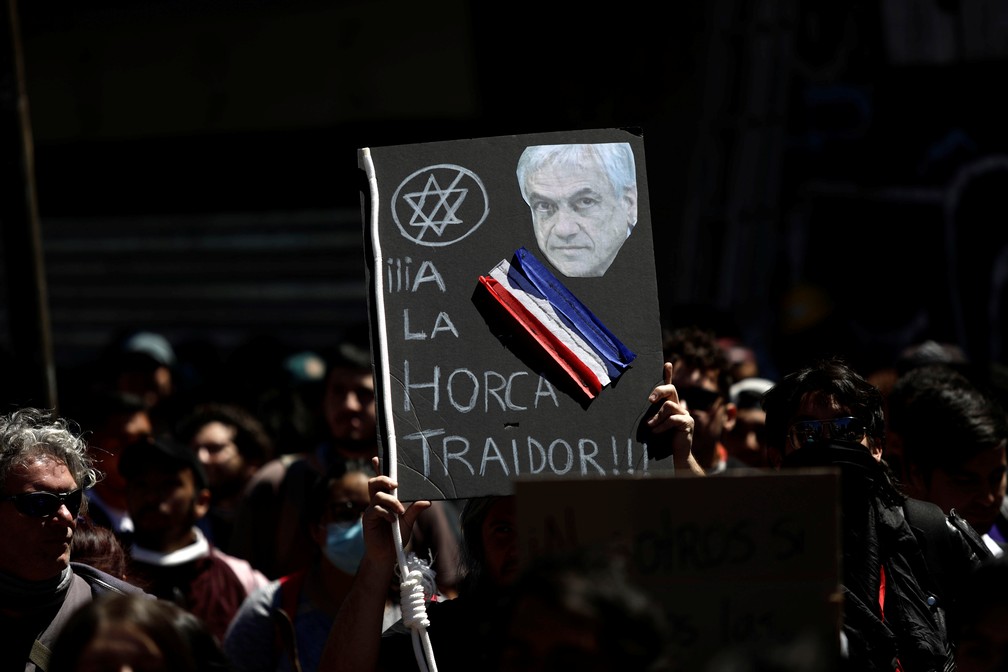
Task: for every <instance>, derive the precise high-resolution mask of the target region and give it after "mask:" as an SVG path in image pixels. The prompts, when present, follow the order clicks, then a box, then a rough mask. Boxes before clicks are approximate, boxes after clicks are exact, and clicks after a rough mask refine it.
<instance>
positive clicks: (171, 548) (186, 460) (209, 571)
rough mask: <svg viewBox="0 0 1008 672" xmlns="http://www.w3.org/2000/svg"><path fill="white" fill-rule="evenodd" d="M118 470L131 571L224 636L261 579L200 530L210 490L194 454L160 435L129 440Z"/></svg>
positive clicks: (149, 587)
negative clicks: (130, 530)
mask: <svg viewBox="0 0 1008 672" xmlns="http://www.w3.org/2000/svg"><path fill="white" fill-rule="evenodd" d="M119 471H120V473H121V474H122V476H123V478H124V479H125V480H126V502H127V507H128V508H129V513H130V517H131V518H132V519H133V525H134V536H133V545H132V546H131V547H130V557H131V560H130V562H131V564H130V568H131V571H132V574H133V575H134V576H135V577H136V579H137V581H138V582H140V583H141V585H143V586H144V587H145V588H146V589H147V591H148V592H150V593H151V594H153V595H155V596H157V597H159V598H162V599H166V600H170V601H172V602H175V603H176V604H178V605H180V606H182V607H184V608H185V609H187V610H188V611H190V612H192V613H193V614H195V615H196V616H199V617H200V618H201V619H203V620H204V621H205V622H206V623H207V625H208V627H209V628H210V630H211V632H212V633H213V634H214V635H215V636H216V637H218V638H219V639H220V640H221V641H222V640H223V637H224V632H225V631H226V629H227V626H228V624H229V623H230V622H231V619H232V618H233V617H234V614H235V613H236V612H237V611H238V608H239V607H240V606H241V603H242V601H243V600H244V599H245V598H246V597H247V596H248V595H249V594H250V593H251V592H252V591H253V590H255V589H256V588H258V587H260V586H263V585H265V584H266V583H267V580H266V577H265V576H263V575H262V574H261V573H260V572H258V571H256V570H255V569H253V568H252V566H251V565H249V563H248V562H246V561H244V560H241V559H239V558H236V557H233V556H230V555H228V554H226V553H224V552H222V551H221V550H220V549H218V548H216V547H215V546H213V545H212V544H211V543H210V542H209V541H207V538H206V536H205V535H204V534H203V532H202V531H201V530H200V529H199V527H198V525H197V523H198V521H199V519H200V518H202V517H203V516H205V515H206V513H207V510H208V508H209V506H210V490H209V481H208V479H207V475H206V471H205V470H204V469H203V465H202V463H200V461H199V458H198V457H197V455H196V453H195V452H193V451H192V450H190V449H189V447H188V446H184V445H182V444H180V443H177V442H175V441H174V440H173V439H171V438H170V437H168V436H158V437H156V438H152V439H150V440H147V441H139V442H137V443H133V444H131V445H130V446H128V447H127V448H126V449H125V450H124V451H123V454H122V456H121V457H120V458H119Z"/></svg>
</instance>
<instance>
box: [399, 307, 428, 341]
mask: <svg viewBox="0 0 1008 672" xmlns="http://www.w3.org/2000/svg"><path fill="white" fill-rule="evenodd" d="M402 322H403V338H404V339H405V340H407V341H422V340H425V339H426V338H427V332H426V331H410V325H409V308H403V311H402Z"/></svg>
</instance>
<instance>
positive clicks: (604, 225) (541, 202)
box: [516, 143, 637, 278]
mask: <svg viewBox="0 0 1008 672" xmlns="http://www.w3.org/2000/svg"><path fill="white" fill-rule="evenodd" d="M516 174H517V177H518V184H519V187H520V188H521V192H522V197H523V198H524V199H525V202H526V203H527V204H528V206H529V209H530V210H531V213H532V226H533V229H534V230H535V236H536V242H537V243H538V244H539V249H540V250H541V251H542V253H543V254H544V255H545V256H546V258H547V259H548V260H549V262H550V263H551V264H553V266H555V267H556V268H557V270H559V271H560V273H562V274H563V275H565V276H567V277H573V278H592V277H601V276H602V275H604V274H605V272H606V270H607V269H608V268H609V266H610V265H611V264H612V262H613V260H614V259H615V258H616V255H617V253H619V250H620V248H621V247H623V243H624V242H626V239H627V238H628V237H629V236H630V233H631V231H632V230H633V227H634V225H635V224H636V223H637V173H636V167H635V163H634V156H633V151H632V150H631V148H630V145H629V143H603V144H582V145H536V146H532V147H528V148H526V149H525V151H524V152H523V153H522V155H521V157H520V158H519V159H518V168H517V170H516Z"/></svg>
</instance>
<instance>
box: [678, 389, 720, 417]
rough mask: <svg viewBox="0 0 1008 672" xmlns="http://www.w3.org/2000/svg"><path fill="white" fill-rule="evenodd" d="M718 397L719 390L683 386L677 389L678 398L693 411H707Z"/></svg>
mask: <svg viewBox="0 0 1008 672" xmlns="http://www.w3.org/2000/svg"><path fill="white" fill-rule="evenodd" d="M720 398H721V394H720V393H719V392H715V391H712V390H708V389H705V388H702V387H684V388H683V389H681V390H679V399H681V400H682V401H685V402H686V406H687V407H688V408H690V409H691V410H694V411H709V410H710V409H711V408H712V407H713V406H714V402H716V401H717V400H718V399H720Z"/></svg>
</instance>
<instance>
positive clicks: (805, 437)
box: [788, 417, 867, 450]
mask: <svg viewBox="0 0 1008 672" xmlns="http://www.w3.org/2000/svg"><path fill="white" fill-rule="evenodd" d="M866 433H867V430H866V429H865V425H864V423H863V422H861V421H860V420H858V419H857V418H854V417H846V418H833V419H832V420H802V421H800V422H796V423H794V424H792V425H791V427H790V428H789V429H788V438H789V439H790V441H791V447H792V448H794V449H795V450H798V449H799V448H801V447H802V446H804V445H806V444H809V443H815V442H817V441H823V440H825V439H827V438H829V439H839V440H840V441H850V442H852V443H858V442H860V441H861V439H863V438H864V437H865V434H866Z"/></svg>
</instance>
